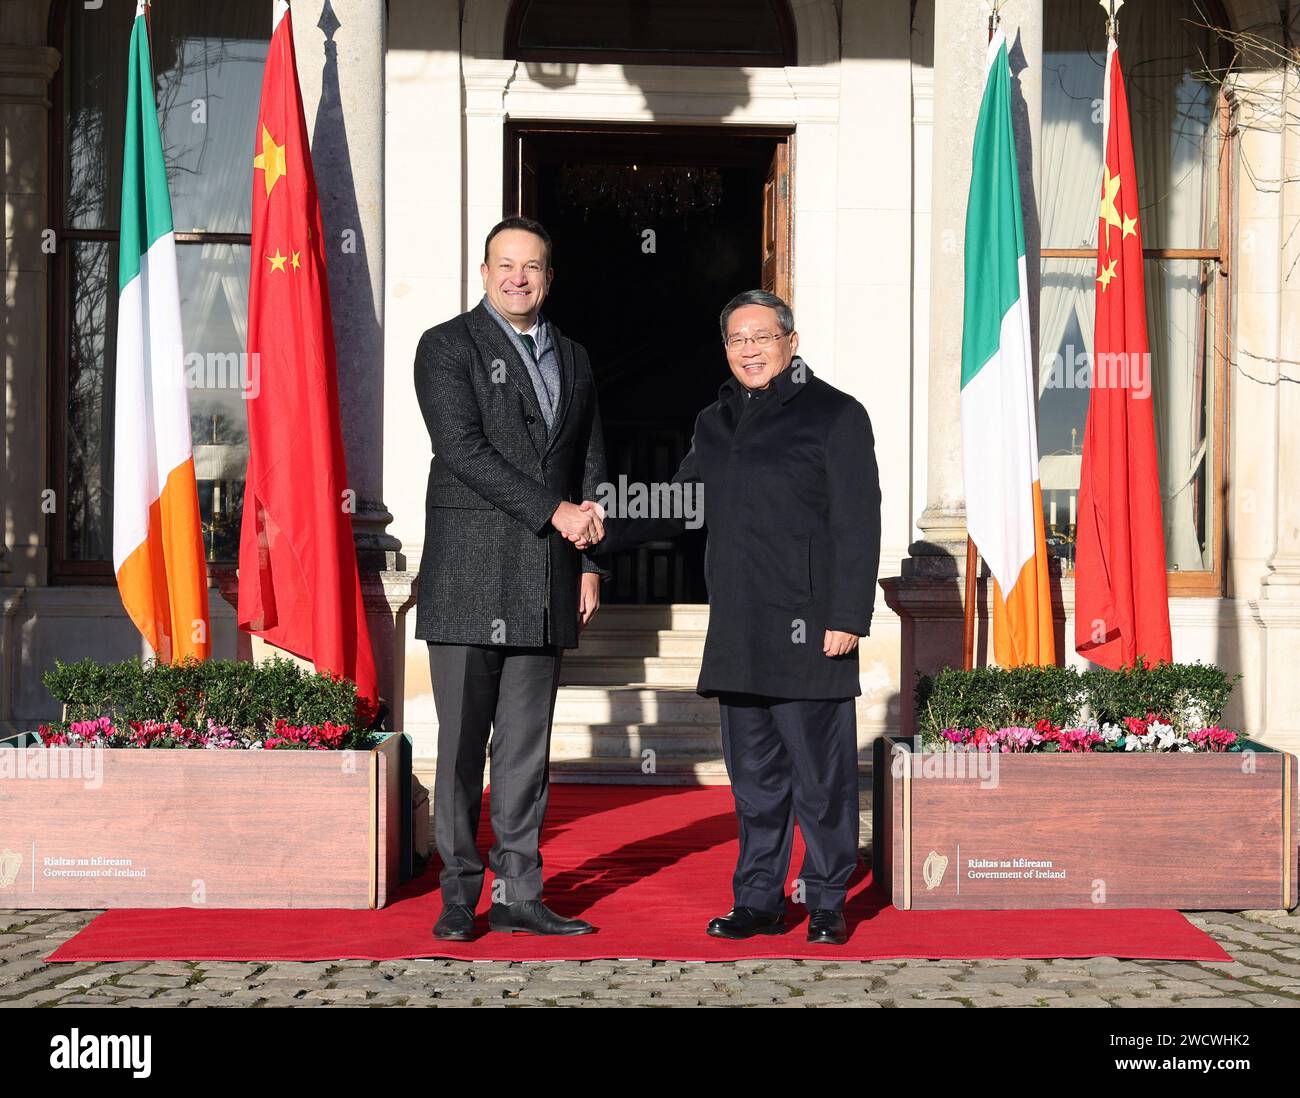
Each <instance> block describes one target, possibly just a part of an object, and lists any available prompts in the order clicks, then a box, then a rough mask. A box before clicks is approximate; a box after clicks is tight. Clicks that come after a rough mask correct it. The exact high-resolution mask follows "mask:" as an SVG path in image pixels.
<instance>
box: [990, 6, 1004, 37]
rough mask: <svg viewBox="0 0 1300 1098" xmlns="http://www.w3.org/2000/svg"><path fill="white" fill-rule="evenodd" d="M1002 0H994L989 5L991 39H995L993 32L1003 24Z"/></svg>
mask: <svg viewBox="0 0 1300 1098" xmlns="http://www.w3.org/2000/svg"><path fill="white" fill-rule="evenodd" d="M1001 8H1002V0H992V3H991V5H990V7H989V41H990V42H991V41H992V40H993V32H994V31H995V30H997V29H998V27H1000V26H1001V25H1002V11H1001Z"/></svg>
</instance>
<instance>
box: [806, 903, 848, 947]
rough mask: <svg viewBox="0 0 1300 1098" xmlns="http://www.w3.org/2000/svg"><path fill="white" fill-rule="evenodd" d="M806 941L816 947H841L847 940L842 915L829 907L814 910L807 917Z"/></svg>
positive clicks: (846, 930)
mask: <svg viewBox="0 0 1300 1098" xmlns="http://www.w3.org/2000/svg"><path fill="white" fill-rule="evenodd" d="M808 940H809V941H810V942H815V943H817V944H818V945H835V946H838V945H843V944H844V943H845V942H847V941H848V940H849V931H848V927H846V926H845V925H844V913H843V912H842V911H835V910H833V909H831V908H829V907H818V908H814V909H813V912H812V914H811V915H809V916H808Z"/></svg>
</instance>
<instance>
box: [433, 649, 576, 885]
mask: <svg viewBox="0 0 1300 1098" xmlns="http://www.w3.org/2000/svg"><path fill="white" fill-rule="evenodd" d="M429 671H430V674H431V676H432V679H433V702H434V707H435V708H436V709H437V712H438V770H437V774H436V776H435V778H434V783H433V830H434V839H435V842H436V843H437V846H438V853H439V855H441V857H442V864H443V870H442V878H441V882H442V902H443V903H444V904H468V905H469V906H470V907H474V906H476V905H477V904H478V900H479V894H480V893H481V892H482V891H483V859H482V858H481V857H479V853H478V844H477V837H478V824H479V815H480V809H481V806H482V803H483V763H484V760H485V759H486V753H487V745H488V735H489V732H490V733H491V737H492V771H491V781H492V792H491V797H490V811H491V815H492V832H493V836H494V842H493V845H492V849H491V851H490V852H489V855H488V861H489V863H490V864H491V866H492V873H493V875H494V876H495V878H496V880H495V881H494V883H493V887H492V902H493V903H516V902H519V901H522V900H537V899H540V898H541V895H542V856H541V853H540V852H539V850H538V841H539V839H540V837H541V831H542V819H543V817H544V816H545V815H546V802H547V797H548V794H549V792H550V775H549V772H548V769H547V763H548V760H549V756H550V750H551V718H552V715H553V714H554V712H555V692H556V689H557V687H558V686H559V681H560V649H558V648H553V647H548V648H513V647H507V646H505V645H494V646H493V645H483V646H481V645H466V644H435V643H433V642H430V644H429Z"/></svg>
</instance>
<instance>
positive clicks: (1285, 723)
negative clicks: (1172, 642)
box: [1237, 74, 1300, 751]
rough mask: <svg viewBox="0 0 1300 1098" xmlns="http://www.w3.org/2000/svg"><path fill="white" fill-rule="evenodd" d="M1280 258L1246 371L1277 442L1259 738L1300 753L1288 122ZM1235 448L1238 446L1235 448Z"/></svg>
mask: <svg viewBox="0 0 1300 1098" xmlns="http://www.w3.org/2000/svg"><path fill="white" fill-rule="evenodd" d="M1279 84H1280V87H1279V89H1278V95H1277V100H1278V102H1279V103H1280V105H1281V109H1280V111H1279V112H1278V113H1279V114H1280V116H1281V117H1282V118H1283V119H1287V120H1291V119H1294V118H1295V117H1296V111H1297V110H1300V88H1297V85H1296V82H1295V80H1294V79H1293V78H1288V76H1287V75H1286V74H1283V75H1282V77H1281V79H1280V81H1279ZM1275 129H1276V130H1277V131H1280V132H1276V134H1275V136H1274V140H1275V141H1276V143H1277V145H1278V146H1279V152H1280V157H1279V159H1280V164H1279V168H1280V173H1279V180H1280V182H1279V184H1278V192H1279V193H1278V204H1279V206H1280V211H1279V212H1280V215H1281V222H1280V233H1281V234H1282V239H1281V256H1280V260H1281V262H1280V265H1279V267H1278V271H1279V284H1278V287H1277V303H1276V308H1277V314H1276V315H1277V319H1276V328H1275V331H1276V334H1277V348H1278V351H1277V357H1276V358H1275V359H1274V360H1273V361H1272V362H1267V361H1265V362H1251V372H1252V373H1255V374H1257V375H1259V374H1261V373H1262V374H1263V375H1264V376H1266V377H1267V378H1268V379H1269V380H1270V381H1271V384H1270V385H1269V388H1270V389H1271V395H1272V397H1273V401H1274V418H1273V426H1272V431H1271V434H1272V437H1273V438H1274V439H1275V441H1276V446H1277V450H1276V459H1275V465H1276V477H1277V479H1276V482H1275V497H1274V499H1273V501H1272V507H1271V509H1272V510H1273V512H1274V514H1275V516H1276V526H1275V530H1276V534H1275V539H1274V546H1273V552H1272V554H1271V555H1270V556H1269V558H1268V562H1267V569H1268V570H1267V572H1266V573H1265V575H1264V577H1263V582H1262V583H1261V588H1260V601H1259V617H1260V620H1261V621H1262V622H1263V624H1264V668H1263V670H1264V692H1265V697H1264V714H1263V717H1264V719H1263V733H1264V736H1265V738H1266V739H1267V741H1268V743H1270V744H1271V745H1274V746H1277V747H1279V748H1282V749H1285V750H1290V751H1296V750H1300V678H1298V677H1297V676H1296V675H1295V673H1294V672H1295V665H1296V653H1297V652H1300V438H1298V437H1297V432H1296V429H1295V427H1296V424H1297V423H1300V370H1298V369H1297V367H1296V366H1295V365H1294V364H1295V363H1296V362H1297V361H1300V328H1298V327H1297V323H1296V319H1295V318H1296V317H1300V275H1298V274H1297V273H1296V271H1297V266H1298V265H1300V240H1297V239H1296V234H1295V233H1294V232H1292V231H1291V227H1292V226H1294V225H1295V223H1296V219H1297V218H1298V217H1300V134H1298V133H1297V129H1296V126H1295V124H1294V122H1293V121H1287V122H1285V123H1284V124H1283V125H1281V126H1279V127H1275ZM1237 445H1239V446H1240V445H1242V444H1241V443H1238V444H1237Z"/></svg>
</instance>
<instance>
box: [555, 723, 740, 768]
mask: <svg viewBox="0 0 1300 1098" xmlns="http://www.w3.org/2000/svg"><path fill="white" fill-rule="evenodd" d="M647 749H649V750H652V751H654V753H655V755H656V756H659V757H674V758H675V757H682V758H698V757H701V756H703V757H708V758H719V757H721V755H722V731H721V729H719V727H718V726H717V724H716V723H715V724H712V725H707V724H631V723H614V724H557V725H555V726H553V728H552V729H551V758H552V759H561V758H563V759H574V758H586V757H591V758H602V759H612V758H624V759H636V760H638V761H639V760H640V759H641V758H642V754H641V753H642V752H643V751H645V750H647Z"/></svg>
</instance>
